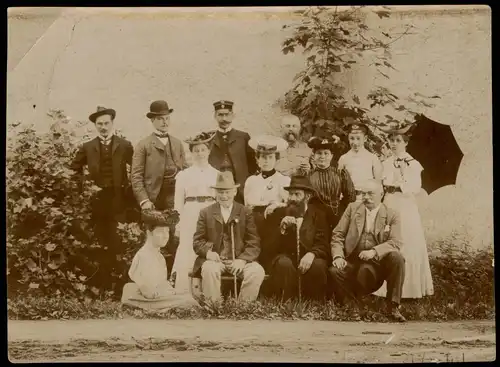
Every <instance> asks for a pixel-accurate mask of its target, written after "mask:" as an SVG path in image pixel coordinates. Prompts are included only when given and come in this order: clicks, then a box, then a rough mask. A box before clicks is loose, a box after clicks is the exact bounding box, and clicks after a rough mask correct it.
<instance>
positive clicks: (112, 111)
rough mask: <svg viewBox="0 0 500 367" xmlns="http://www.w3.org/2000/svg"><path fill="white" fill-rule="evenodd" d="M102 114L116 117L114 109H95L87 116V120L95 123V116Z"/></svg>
mask: <svg viewBox="0 0 500 367" xmlns="http://www.w3.org/2000/svg"><path fill="white" fill-rule="evenodd" d="M103 115H110V116H111V117H112V118H113V119H114V118H115V117H116V111H115V110H114V109H112V108H107V109H105V110H102V111H97V112H94V113H93V114H91V115H90V116H89V120H90V121H92V122H93V123H95V120H97V118H98V117H99V116H103Z"/></svg>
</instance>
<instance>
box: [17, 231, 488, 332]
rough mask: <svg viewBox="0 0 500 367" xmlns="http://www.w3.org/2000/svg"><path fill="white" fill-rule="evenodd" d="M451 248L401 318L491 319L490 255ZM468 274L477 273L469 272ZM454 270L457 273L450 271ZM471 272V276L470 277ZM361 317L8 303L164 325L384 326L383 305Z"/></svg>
mask: <svg viewBox="0 0 500 367" xmlns="http://www.w3.org/2000/svg"><path fill="white" fill-rule="evenodd" d="M452 245H453V242H452V241H450V242H444V243H441V247H442V254H441V256H439V257H433V258H431V267H432V273H433V279H434V287H435V294H434V296H431V297H425V298H423V299H419V300H404V301H403V303H402V312H403V314H404V315H405V316H406V317H407V318H408V319H409V320H414V321H424V320H425V321H446V320H448V321H451V320H470V319H493V318H494V317H495V303H494V293H493V281H494V280H493V267H492V260H493V253H492V251H488V250H482V251H470V252H467V250H463V249H462V250H458V251H457V249H456V248H455V247H453V246H452ZM470 269H474V270H472V271H470ZM450 270H453V271H450ZM466 270H467V271H466ZM363 301H364V302H363V304H362V306H361V307H360V309H359V310H358V312H353V309H352V308H350V307H346V308H343V309H338V308H336V307H335V306H334V305H333V304H332V303H331V302H328V303H326V304H324V303H318V302H307V301H305V302H303V303H302V304H299V303H298V302H297V301H294V300H292V301H288V302H285V303H281V302H278V301H275V300H273V299H267V298H261V299H260V300H259V301H257V302H251V303H236V302H235V301H234V299H232V298H228V299H226V300H225V301H224V302H221V303H218V304H215V305H204V306H203V307H200V308H193V309H188V310H179V309H172V310H170V311H168V312H166V313H155V312H146V311H143V310H140V309H133V308H129V307H123V306H121V305H120V303H119V302H116V301H113V300H112V299H111V298H110V297H109V293H107V294H103V295H102V297H101V299H98V300H92V299H91V298H90V297H85V298H83V302H82V300H80V299H77V298H75V297H65V296H64V295H63V294H62V293H61V292H59V291H56V292H55V294H53V295H52V296H50V297H47V296H45V297H34V296H31V295H28V296H27V297H25V296H22V297H15V298H11V299H9V300H8V315H9V318H11V319H34V320H37V319H38V320H39V319H60V318H65V319H89V318H112V319H114V318H122V317H125V316H131V317H135V318H163V319H196V318H209V319H233V320H254V319H266V320H331V321H355V320H364V321H372V322H386V321H387V318H386V316H385V314H384V312H383V311H384V306H385V304H384V300H383V299H381V298H379V297H375V296H367V297H366V298H365V299H364V300H363Z"/></svg>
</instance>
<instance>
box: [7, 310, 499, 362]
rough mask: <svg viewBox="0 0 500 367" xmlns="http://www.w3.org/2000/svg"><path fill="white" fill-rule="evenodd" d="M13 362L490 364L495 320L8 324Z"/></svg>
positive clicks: (107, 321) (43, 322) (20, 322)
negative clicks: (476, 362)
mask: <svg viewBox="0 0 500 367" xmlns="http://www.w3.org/2000/svg"><path fill="white" fill-rule="evenodd" d="M8 339H9V357H10V360H11V361H16V362H22V361H24V362H26V361H36V362H43V361H58V362H60V361H73V362H75V361H93V362H97V361H120V362H125V361H135V362H140V361H198V362H201V361H207V362H208V361H232V362H237V361H241V362H264V361H271V362H412V361H414V362H422V361H426V362H431V361H432V362H445V361H456V362H457V361H463V360H465V361H467V362H471V361H493V360H495V358H496V348H495V346H496V342H495V323H494V321H478V322H458V323H413V322H410V323H407V324H405V325H400V324H375V323H363V322H360V323H348V322H346V323H342V322H327V321H325V322H322V321H291V322H284V321H262V320H258V321H227V320H169V321H166V320H136V319H123V320H85V321H9V323H8Z"/></svg>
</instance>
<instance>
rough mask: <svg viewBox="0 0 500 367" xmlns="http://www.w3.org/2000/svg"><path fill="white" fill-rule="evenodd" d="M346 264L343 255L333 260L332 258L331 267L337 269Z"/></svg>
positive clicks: (342, 267)
mask: <svg viewBox="0 0 500 367" xmlns="http://www.w3.org/2000/svg"><path fill="white" fill-rule="evenodd" d="M346 265H347V261H345V259H344V258H343V257H337V258H336V259H335V260H333V267H334V268H337V269H339V270H344V268H345V267H346Z"/></svg>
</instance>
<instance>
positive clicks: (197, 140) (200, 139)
mask: <svg viewBox="0 0 500 367" xmlns="http://www.w3.org/2000/svg"><path fill="white" fill-rule="evenodd" d="M214 136H215V131H209V132H201V133H199V134H197V135H195V136H193V137H189V138H187V139H185V140H184V141H185V142H186V143H187V144H188V145H190V146H193V145H198V144H208V143H210V141H211V140H212V139H213V138H214Z"/></svg>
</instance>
